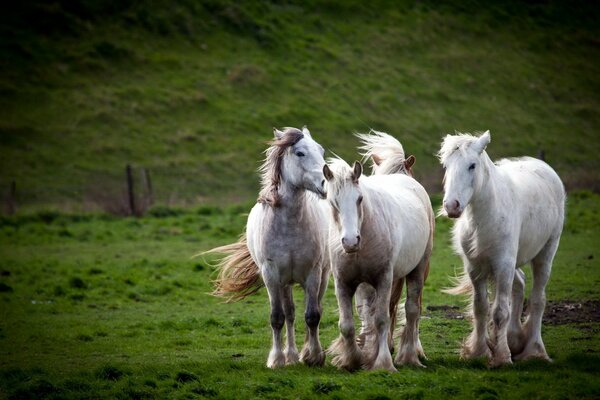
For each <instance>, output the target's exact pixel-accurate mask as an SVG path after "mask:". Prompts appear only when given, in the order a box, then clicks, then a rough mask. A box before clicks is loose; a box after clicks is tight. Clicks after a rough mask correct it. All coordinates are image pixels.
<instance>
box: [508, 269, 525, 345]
mask: <svg viewBox="0 0 600 400" xmlns="http://www.w3.org/2000/svg"><path fill="white" fill-rule="evenodd" d="M524 298H525V273H524V272H523V271H522V270H520V269H517V270H516V271H515V278H514V280H513V290H512V300H511V310H510V322H509V325H508V333H507V335H508V347H509V348H510V353H511V354H513V355H514V354H519V353H521V352H522V351H523V348H524V347H525V335H524V333H523V326H522V324H521V315H522V314H523V300H524Z"/></svg>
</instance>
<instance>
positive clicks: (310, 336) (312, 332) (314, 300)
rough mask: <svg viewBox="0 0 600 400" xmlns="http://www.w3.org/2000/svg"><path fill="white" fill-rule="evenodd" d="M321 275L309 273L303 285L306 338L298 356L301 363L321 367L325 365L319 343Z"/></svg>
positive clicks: (315, 272)
mask: <svg viewBox="0 0 600 400" xmlns="http://www.w3.org/2000/svg"><path fill="white" fill-rule="evenodd" d="M321 282H322V275H321V274H320V270H318V271H314V272H313V273H311V274H310V275H309V277H308V279H307V280H306V282H305V284H304V286H305V287H304V292H305V294H306V311H305V313H304V320H305V322H306V337H305V340H304V347H303V348H302V352H301V354H300V359H301V360H302V362H303V363H305V364H306V365H310V366H322V365H323V364H324V363H325V353H324V352H323V348H322V347H321V342H320V341H319V322H320V321H321V299H320V297H319V296H322V295H321V294H320V292H321V290H320V286H321Z"/></svg>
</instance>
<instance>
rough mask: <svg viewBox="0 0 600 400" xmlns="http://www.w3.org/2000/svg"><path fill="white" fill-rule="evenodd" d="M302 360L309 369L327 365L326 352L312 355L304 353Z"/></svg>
mask: <svg viewBox="0 0 600 400" xmlns="http://www.w3.org/2000/svg"><path fill="white" fill-rule="evenodd" d="M300 360H302V362H303V363H304V364H306V365H308V366H309V367H322V366H323V365H324V364H325V352H324V351H323V350H320V351H314V352H313V353H312V354H311V353H310V352H309V351H308V350H307V351H302V355H301V356H300Z"/></svg>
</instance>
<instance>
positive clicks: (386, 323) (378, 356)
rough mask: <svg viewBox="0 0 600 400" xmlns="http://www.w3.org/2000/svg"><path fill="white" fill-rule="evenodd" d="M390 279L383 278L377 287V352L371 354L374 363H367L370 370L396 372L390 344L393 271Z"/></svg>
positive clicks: (375, 316) (374, 309)
mask: <svg viewBox="0 0 600 400" xmlns="http://www.w3.org/2000/svg"><path fill="white" fill-rule="evenodd" d="M389 275H390V276H388V277H382V278H381V280H380V281H379V283H378V284H377V285H376V288H375V290H376V293H377V295H376V297H375V302H374V303H373V311H374V322H375V334H376V335H377V336H376V337H377V339H376V343H375V345H376V347H375V349H374V350H375V352H372V353H371V354H369V356H370V358H371V359H372V360H373V361H370V362H368V363H367V367H368V368H369V369H386V370H388V371H392V372H395V371H396V368H395V367H394V363H393V362H392V354H391V353H390V347H389V343H388V336H389V330H390V312H389V305H390V296H391V290H392V277H391V275H392V271H391V270H390V272H389Z"/></svg>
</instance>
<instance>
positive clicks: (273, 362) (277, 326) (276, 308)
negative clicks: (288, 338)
mask: <svg viewBox="0 0 600 400" xmlns="http://www.w3.org/2000/svg"><path fill="white" fill-rule="evenodd" d="M265 285H266V287H267V292H268V293H269V302H270V303H271V330H272V332H273V346H272V347H271V351H270V352H269V358H268V359H267V367H269V368H278V367H283V366H284V365H285V355H284V354H283V350H282V347H283V343H282V342H283V341H282V335H281V331H282V329H283V324H284V321H285V314H284V312H283V304H282V287H281V284H279V281H278V280H277V279H269V277H267V276H265Z"/></svg>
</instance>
